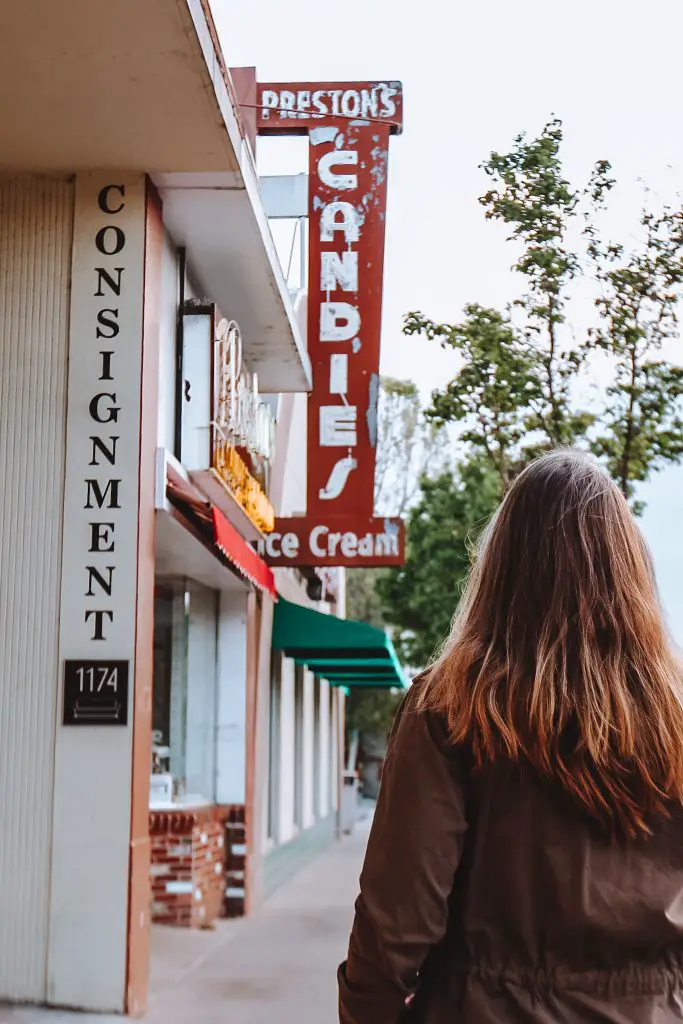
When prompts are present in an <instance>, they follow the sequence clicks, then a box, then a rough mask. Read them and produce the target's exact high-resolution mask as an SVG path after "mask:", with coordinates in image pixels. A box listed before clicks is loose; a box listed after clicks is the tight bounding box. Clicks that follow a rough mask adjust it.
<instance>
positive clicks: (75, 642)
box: [48, 171, 156, 1012]
mask: <svg viewBox="0 0 683 1024" xmlns="http://www.w3.org/2000/svg"><path fill="white" fill-rule="evenodd" d="M145 232H146V183H145V178H144V175H142V174H139V175H138V174H126V173H121V172H111V171H110V172H107V171H104V172H98V173H85V174H78V175H77V176H76V206H75V216H74V228H73V260H72V275H71V315H70V340H69V370H68V399H67V422H66V460H65V477H64V518H63V546H62V552H63V555H62V590H61V609H60V631H59V648H60V664H61V667H62V671H61V679H60V700H61V714H60V725H59V728H58V730H57V736H56V745H55V788H54V815H53V818H54V829H53V842H52V899H51V904H50V940H49V949H50V954H49V962H48V1001H49V1002H51V1003H55V1004H57V1005H65V1006H71V1005H74V1006H76V1005H77V1006H82V1007H84V1008H88V1009H97V1010H102V1011H107V1012H114V1011H115V1012H123V1010H124V1008H125V1006H126V984H127V976H128V955H127V948H128V934H129V914H128V898H129V888H130V877H131V867H130V865H131V820H132V819H131V806H132V803H131V801H132V780H133V775H132V768H133V714H132V709H133V699H134V694H135V691H136V689H137V686H136V629H137V609H138V603H139V557H138V554H139V548H138V541H139V528H140V452H141V410H142V368H143V298H144V291H145V237H146V235H145ZM154 416H156V407H155V408H154ZM147 772H148V769H147ZM136 924H138V922H136ZM140 927H142V925H140ZM84 977H86V978H87V979H88V984H87V985H86V986H85V987H84V984H83V978H84Z"/></svg>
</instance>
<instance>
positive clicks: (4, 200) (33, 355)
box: [0, 177, 73, 1001]
mask: <svg viewBox="0 0 683 1024" xmlns="http://www.w3.org/2000/svg"><path fill="white" fill-rule="evenodd" d="M72 221H73V188H72V185H71V184H70V183H69V182H65V181H56V180H50V179H47V178H2V177H0V488H1V489H2V501H1V502H0V815H1V819H0V820H1V826H0V828H1V831H0V999H1V998H6V999H12V1000H27V1001H41V1000H43V999H44V998H45V987H46V957H47V924H48V904H49V896H50V893H49V860H50V840H51V813H52V796H53V770H54V754H53V748H54V734H55V713H56V708H55V703H56V695H57V680H58V660H57V641H58V632H57V630H58V612H59V593H60V548H61V510H62V488H63V476H64V473H63V459H64V425H65V412H66V408H65V405H66V391H65V384H66V368H67V337H68V308H69V302H68V300H69V273H70V263H71V234H72Z"/></svg>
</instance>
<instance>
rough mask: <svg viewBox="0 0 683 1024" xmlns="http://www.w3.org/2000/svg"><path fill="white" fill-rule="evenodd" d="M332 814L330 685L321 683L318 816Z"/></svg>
mask: <svg viewBox="0 0 683 1024" xmlns="http://www.w3.org/2000/svg"><path fill="white" fill-rule="evenodd" d="M329 813H330V684H329V683H328V682H327V680H326V679H321V681H320V774H319V776H318V814H319V816H320V818H326V817H327V815H328V814H329Z"/></svg>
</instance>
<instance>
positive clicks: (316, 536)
mask: <svg viewBox="0 0 683 1024" xmlns="http://www.w3.org/2000/svg"><path fill="white" fill-rule="evenodd" d="M328 532H329V531H328V529H327V527H326V526H315V527H314V528H313V529H312V530H311V535H310V537H309V539H308V543H309V546H310V548H311V554H313V555H315V557H316V558H326V557H327V549H326V548H323V547H321V546H320V544H319V543H318V542H319V541H320V540H322V538H323V537H325V536H326V535H327V533H328Z"/></svg>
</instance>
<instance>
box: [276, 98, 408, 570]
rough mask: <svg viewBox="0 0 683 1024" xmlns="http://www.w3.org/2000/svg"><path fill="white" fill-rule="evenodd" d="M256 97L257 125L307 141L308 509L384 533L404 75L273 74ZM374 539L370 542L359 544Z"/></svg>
mask: <svg viewBox="0 0 683 1024" xmlns="http://www.w3.org/2000/svg"><path fill="white" fill-rule="evenodd" d="M258 97H259V99H258V104H259V109H258V128H259V132H260V133H261V134H289V135H297V134H306V135H308V137H309V140H310V147H309V151H310V156H309V210H308V214H309V260H308V351H309V356H310V359H311V365H312V368H313V390H312V392H311V394H310V395H309V398H308V440H307V456H308V470H307V487H306V495H307V505H306V507H307V517H308V520H309V521H311V522H312V523H313V524H314V525H316V524H317V525H320V524H323V523H324V524H327V525H328V527H329V528H330V531H331V533H332V534H333V535H334V536H336V535H338V534H339V535H340V536H342V537H343V536H345V535H347V534H348V535H351V534H353V535H354V536H355V535H357V534H358V531H359V530H360V531H361V534H362V535H364V534H363V524H365V527H366V528H367V529H369V530H370V532H371V533H372V534H373V536H374V535H377V536H380V535H382V533H383V523H384V520H381V519H378V520H373V519H372V516H373V511H374V484H375V461H376V450H377V404H378V401H379V385H380V380H379V362H380V336H381V326H382V280H383V271H384V238H385V221H386V201H387V173H388V162H389V137H390V135H391V134H396V133H398V132H400V131H401V129H402V122H403V96H402V89H401V85H400V83H398V82H364V83H337V84H334V83H327V84H322V83H312V82H308V83H299V84H286V85H285V84H270V85H260V86H259V87H258ZM359 523H360V524H361V526H360V527H359ZM344 524H346V526H345V525H344ZM368 524H370V526H369V527H368ZM278 529H279V528H278V524H277V523H276V532H278ZM279 532H280V533H281V532H282V530H279ZM285 532H291V531H285ZM398 535H399V536H400V538H402V536H403V534H402V530H400V531H399V534H398ZM340 543H341V542H340ZM345 547H346V548H347V549H349V550H350V549H351V548H353V541H352V540H350V539H347V542H346V544H345ZM366 548H368V551H369V542H368V545H364V546H362V547H359V548H358V550H359V551H365V550H366ZM305 549H306V544H305V543H304V542H303V539H302V543H301V544H300V545H299V550H300V551H301V552H302V554H301V557H302V558H304V557H309V558H310V561H308V562H306V563H304V562H299V564H309V565H321V564H330V565H334V564H355V565H358V564H366V565H370V564H374V565H381V564H397V562H399V561H400V559H401V557H402V552H401V553H398V552H397V551H394V549H393V548H392V550H391V551H389V550H388V549H387V550H386V551H385V550H384V547H383V545H382V543H380V544H379V547H378V548H377V550H375V549H373V554H372V555H370V554H369V553H368V554H367V555H366V554H363V555H361V556H360V557H359V558H357V560H356V561H353V558H356V557H357V556H356V555H353V556H351V555H349V556H347V555H343V554H342V556H341V557H343V558H345V559H346V558H347V557H348V558H350V559H351V561H349V562H347V561H342V562H335V561H334V558H335V557H340V552H342V547H341V546H338V550H337V552H336V554H335V555H330V554H326V555H325V556H323V555H322V554H320V545H313V546H312V547H310V545H309V548H308V551H307V555H306V556H304V554H303V552H304V550H305ZM370 558H371V559H372V560H371V561H367V560H365V559H370ZM321 559H323V560H322V561H321ZM271 564H294V563H290V562H287V561H285V562H282V563H272V562H271Z"/></svg>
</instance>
